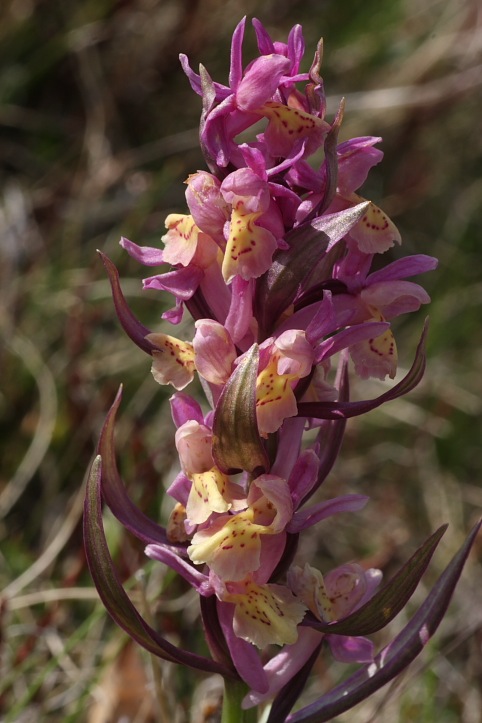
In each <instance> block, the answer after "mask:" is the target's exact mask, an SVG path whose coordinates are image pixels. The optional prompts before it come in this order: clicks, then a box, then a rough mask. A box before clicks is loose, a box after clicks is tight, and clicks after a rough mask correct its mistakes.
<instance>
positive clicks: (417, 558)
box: [308, 525, 447, 635]
mask: <svg viewBox="0 0 482 723" xmlns="http://www.w3.org/2000/svg"><path fill="white" fill-rule="evenodd" d="M446 529H447V525H442V527H439V529H438V530H437V531H436V532H434V533H433V535H431V536H430V537H429V538H428V539H427V540H425V542H424V543H423V545H421V547H419V548H418V550H417V551H416V552H415V554H414V555H412V557H411V558H410V559H409V560H408V562H406V563H405V565H403V567H402V568H401V569H400V570H399V571H398V572H397V574H396V575H394V576H393V577H392V579H391V580H390V581H389V582H388V583H387V584H386V585H384V586H383V587H382V588H381V589H380V590H379V591H378V592H377V593H375V595H374V596H373V597H372V598H371V599H370V600H369V601H368V602H367V603H365V605H363V606H362V607H361V608H359V609H358V610H356V611H355V612H354V613H352V614H351V615H348V616H347V617H346V618H344V619H343V620H340V621H339V622H336V623H322V622H320V621H318V620H316V621H315V622H313V623H312V622H310V623H308V624H309V626H310V627H313V628H315V629H316V630H319V631H320V632H324V633H335V634H338V635H370V634H371V633H376V632H377V630H381V628H383V627H385V625H387V624H388V623H389V622H390V621H391V620H393V618H394V617H395V616H396V615H398V613H399V612H400V610H402V609H403V608H404V607H405V605H406V603H407V602H408V601H409V599H410V598H411V597H412V595H413V593H414V591H415V588H416V587H417V585H418V583H419V581H420V578H421V577H422V575H423V573H424V572H425V570H426V569H427V565H428V563H429V562H430V560H431V558H432V555H433V553H434V552H435V549H436V547H437V545H438V543H439V542H440V540H441V538H442V535H443V534H444V532H445V530H446Z"/></svg>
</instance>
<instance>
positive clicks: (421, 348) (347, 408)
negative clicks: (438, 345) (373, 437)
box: [298, 321, 428, 419]
mask: <svg viewBox="0 0 482 723" xmlns="http://www.w3.org/2000/svg"><path fill="white" fill-rule="evenodd" d="M427 332H428V321H426V322H425V325H424V328H423V331H422V335H421V337H420V341H419V343H418V346H417V351H416V353H415V359H414V361H413V364H412V366H411V368H410V370H409V372H408V373H407V374H406V375H405V376H404V378H403V379H402V381H401V382H398V384H396V385H395V386H394V387H392V388H391V389H389V390H388V391H387V392H384V393H383V394H381V395H380V396H379V397H376V398H375V399H364V400H363V401H360V402H341V401H339V402H300V403H299V404H298V417H308V418H309V417H311V418H314V419H349V418H350V417H357V416H359V415H360V414H366V413H367V412H370V411H371V410H372V409H376V408H377V407H380V406H381V405H382V404H384V403H385V402H391V401H392V400H393V399H397V398H398V397H401V396H403V395H404V394H408V392H411V391H412V389H414V388H415V387H416V386H417V384H419V383H420V381H421V379H422V377H423V373H424V371H425V363H426V350H425V343H426V339H427Z"/></svg>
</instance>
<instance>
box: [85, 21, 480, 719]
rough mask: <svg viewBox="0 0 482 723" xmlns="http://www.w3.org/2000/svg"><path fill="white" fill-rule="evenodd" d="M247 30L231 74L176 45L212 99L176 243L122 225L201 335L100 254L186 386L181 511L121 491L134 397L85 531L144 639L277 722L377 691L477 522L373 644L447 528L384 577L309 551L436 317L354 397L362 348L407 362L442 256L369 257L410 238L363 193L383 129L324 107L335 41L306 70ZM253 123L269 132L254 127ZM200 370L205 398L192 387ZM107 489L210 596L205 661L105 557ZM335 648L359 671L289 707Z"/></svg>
mask: <svg viewBox="0 0 482 723" xmlns="http://www.w3.org/2000/svg"><path fill="white" fill-rule="evenodd" d="M253 25H254V29H255V33H256V37H257V43H258V50H259V56H258V57H256V58H254V59H253V60H252V61H251V62H250V63H248V65H246V66H243V62H242V42H243V37H244V30H245V20H244V19H243V20H242V21H241V22H240V23H239V25H238V26H237V27H236V29H235V31H234V34H233V40H232V47H231V65H230V72H229V85H223V84H220V83H216V82H214V81H213V80H212V79H211V78H210V76H209V75H208V73H207V71H206V70H205V69H204V68H201V70H200V73H199V75H198V74H197V73H195V72H194V71H193V70H192V69H191V67H190V65H189V62H188V60H187V58H186V57H184V56H181V62H182V65H183V68H184V70H185V72H186V74H187V76H188V79H189V81H190V83H191V86H192V87H193V89H194V90H195V92H196V93H198V94H199V95H200V96H201V97H202V103H203V110H202V117H201V125H200V139H201V146H202V149H203V152H204V155H205V159H206V163H207V166H208V169H209V170H199V171H196V172H195V173H193V174H192V175H190V176H189V177H188V179H187V190H186V202H187V209H186V211H188V213H186V214H182V213H176V214H170V215H169V216H168V217H167V219H166V229H167V230H166V233H165V234H164V236H162V242H163V248H162V249H157V248H152V247H143V246H139V245H137V244H135V243H133V242H131V241H129V240H127V239H122V240H121V245H122V246H123V248H124V249H125V250H126V251H127V252H128V253H129V254H130V255H131V256H133V257H134V258H135V259H136V260H137V261H139V263H141V264H143V265H146V266H150V267H160V268H159V269H157V271H158V273H156V274H155V275H153V276H150V277H148V278H146V279H145V280H144V287H145V288H150V289H156V290H159V291H164V292H168V293H170V294H172V296H173V297H174V307H173V308H172V309H170V310H169V311H168V312H165V313H164V314H163V319H164V320H165V321H167V322H170V323H171V324H174V325H175V324H178V323H179V322H180V321H181V318H182V316H183V311H184V307H186V308H187V310H188V311H189V312H190V314H191V316H192V318H193V321H194V330H193V332H189V331H185V332H183V333H179V335H180V336H188V337H189V338H178V336H177V335H171V334H169V333H166V331H167V330H166V329H164V328H163V329H161V330H151V329H148V328H147V327H145V326H144V325H143V324H142V322H140V321H139V320H138V319H137V318H136V316H135V315H134V314H133V312H132V311H131V309H130V308H129V306H128V304H127V302H126V300H125V298H124V296H123V293H122V288H121V284H120V280H119V276H118V273H117V270H116V268H115V266H114V265H113V264H112V262H111V261H110V260H109V259H108V258H107V257H105V256H104V255H103V254H102V260H103V262H104V265H105V267H106V270H107V273H108V275H109V279H110V283H111V286H112V293H113V299H114V304H115V307H116V311H117V315H118V317H119V320H120V322H121V325H122V327H123V328H124V330H125V331H126V333H127V334H128V335H129V337H130V338H131V339H132V340H133V341H134V342H135V343H136V344H137V345H138V346H139V347H140V348H141V349H142V350H143V351H144V352H146V353H147V354H148V355H149V356H150V357H151V363H152V374H153V377H154V379H155V380H156V382H158V383H159V384H161V385H169V386H171V387H173V388H174V390H176V391H175V392H174V394H173V396H172V397H171V400H170V402H171V412H172V418H173V421H174V424H175V427H176V432H175V434H174V439H173V444H174V445H175V447H176V450H177V453H178V456H179V467H178V473H177V475H176V476H175V479H174V480H173V481H172V483H171V485H170V487H169V489H168V492H167V494H168V496H169V497H170V498H171V499H172V505H171V512H170V515H169V518H168V519H167V521H166V523H165V525H159V524H157V523H156V522H155V521H153V520H150V519H149V518H147V517H146V516H145V515H144V514H143V513H142V512H141V511H140V510H139V509H138V508H137V507H136V506H135V505H134V504H133V503H132V502H131V500H130V499H129V497H128V496H127V493H126V490H125V487H124V485H123V483H122V480H121V478H120V476H119V473H118V471H117V466H116V461H115V450H114V423H115V416H116V414H117V411H118V408H119V405H120V393H119V395H118V396H117V398H116V400H115V402H114V404H113V406H112V409H111V410H110V412H109V414H108V416H107V419H106V421H105V424H104V427H103V430H102V433H101V437H100V442H99V448H98V456H97V457H96V460H95V462H94V464H93V466H92V470H91V475H90V478H89V484H88V489H87V496H86V505H85V518H84V519H85V541H86V551H87V558H88V561H89V565H90V568H91V572H92V576H93V578H94V582H95V584H96V586H97V588H98V590H99V594H100V596H101V598H102V600H103V601H104V604H105V605H106V607H107V609H108V610H109V612H110V614H111V615H112V617H113V618H114V620H116V622H117V623H118V624H119V625H120V626H121V627H123V628H124V629H125V630H126V631H127V632H128V633H129V635H131V636H132V638H133V639H134V640H136V641H137V642H138V643H139V644H140V645H142V646H143V647H144V648H146V649H147V650H149V651H150V652H151V653H153V654H155V655H157V656H159V657H161V658H163V659H165V660H168V661H170V662H176V663H179V664H181V665H184V666H189V667H192V668H196V669H199V670H205V671H208V672H215V673H219V674H220V675H222V676H223V678H224V680H225V686H226V696H225V701H224V708H223V716H224V717H223V722H224V721H228V720H229V721H243V720H245V718H244V712H243V711H244V710H245V709H248V708H252V707H254V706H257V705H258V704H261V703H265V702H267V701H270V702H271V703H270V704H271V706H272V707H271V710H270V713H269V715H268V718H267V721H268V723H282V722H283V721H286V723H301V722H302V721H306V722H307V723H308V721H315V720H316V721H320V722H321V721H326V720H330V719H332V718H333V717H334V716H336V715H338V714H340V713H342V712H344V711H345V710H348V709H349V708H350V707H352V706H353V705H355V704H356V703H357V702H359V701H360V700H363V699H364V698H365V697H367V696H368V695H370V693H372V692H373V691H374V690H376V689H377V688H379V687H380V686H382V685H384V684H385V683H386V682H388V681H389V680H391V679H392V678H393V677H394V676H395V675H396V674H397V673H399V672H400V671H401V670H403V669H404V668H405V667H406V666H407V665H408V664H409V663H410V662H411V660H413V658H414V657H415V656H416V655H417V654H418V653H419V652H420V651H421V650H422V648H423V646H424V645H425V644H426V642H427V640H428V639H429V637H430V636H431V635H432V634H433V633H434V632H435V630H436V628H437V626H438V624H439V622H440V620H441V619H442V617H443V614H444V612H445V610H446V608H447V606H448V603H449V600H450V597H451V594H452V592H453V590H454V587H455V585H456V582H457V580H458V577H459V575H460V573H461V571H462V567H463V565H464V562H465V559H466V557H467V555H468V553H469V550H470V547H471V545H472V543H473V541H474V539H475V535H476V533H477V530H478V526H477V527H476V528H474V530H473V532H472V533H471V535H470V536H469V537H468V539H467V541H466V543H465V544H464V545H463V547H462V548H461V550H460V552H459V553H458V554H457V555H456V556H455V558H454V560H453V561H452V563H451V564H450V565H449V567H448V568H447V570H446V571H445V572H444V573H443V575H442V576H441V578H440V580H439V581H438V583H437V584H436V586H435V587H434V589H433V590H432V592H431V593H430V594H429V596H428V597H427V599H426V601H425V603H423V604H422V606H421V608H420V609H419V611H418V613H417V614H416V615H415V616H414V618H413V619H412V620H411V621H410V622H409V623H408V625H407V626H406V627H405V628H404V629H403V630H402V632H401V633H400V634H399V635H398V636H397V637H396V638H395V639H394V640H393V641H392V642H391V643H390V644H389V645H388V646H387V647H386V648H384V649H383V650H382V651H380V652H378V653H377V652H376V651H375V649H374V644H373V642H372V641H371V640H370V639H369V638H368V637H367V636H369V635H370V634H372V633H374V632H376V631H378V630H380V629H381V628H382V627H384V626H385V625H386V624H387V623H388V622H389V621H390V620H391V619H393V617H395V615H397V613H398V612H400V610H401V609H402V608H403V607H404V605H405V604H406V602H407V601H408V600H409V598H410V597H411V595H412V593H413V591H414V589H415V587H416V585H417V583H418V581H419V580H420V577H421V576H422V574H423V572H424V570H425V569H426V567H427V565H428V563H429V561H430V558H431V556H432V554H433V552H434V551H435V548H436V546H437V544H438V542H439V540H440V537H441V535H442V534H443V531H444V528H440V529H439V530H438V531H437V532H435V533H434V534H433V535H432V536H431V537H430V538H429V539H428V540H427V541H426V542H425V543H424V544H423V545H422V546H421V547H420V548H419V549H418V550H417V551H416V552H415V553H414V555H413V556H412V558H411V559H410V560H409V561H408V562H407V563H406V564H405V565H404V566H403V567H402V568H401V569H400V571H399V572H398V573H397V574H396V575H395V576H394V577H393V578H392V579H391V580H389V581H388V582H387V583H385V584H384V585H383V586H380V581H381V573H380V571H379V570H375V569H369V570H365V569H363V568H362V566H361V565H360V564H358V563H356V562H341V564H340V565H339V566H337V567H336V568H335V569H334V570H331V571H319V570H317V569H315V568H314V567H312V566H311V565H309V564H308V563H302V564H299V562H300V561H299V560H298V559H296V561H295V555H296V553H297V548H298V540H299V537H300V535H301V534H303V533H304V532H305V531H306V530H308V529H309V528H314V527H315V526H316V525H322V524H323V521H324V520H325V519H327V518H328V517H333V516H337V519H338V520H339V523H340V529H341V525H342V524H343V518H344V515H345V514H346V513H355V512H360V511H361V510H362V509H363V507H364V506H365V505H366V504H367V502H368V498H367V497H366V496H364V495H359V494H347V495H340V496H335V497H334V498H332V499H326V497H325V498H323V497H319V498H317V501H316V502H313V503H311V502H310V501H311V499H312V498H313V495H314V494H315V493H316V492H317V491H319V490H320V487H321V486H322V484H323V482H324V480H325V479H326V477H327V476H328V474H329V473H330V471H331V469H332V467H333V465H334V463H335V461H336V458H337V455H338V453H339V451H340V447H341V442H342V438H343V432H344V426H345V421H346V419H347V418H349V417H351V416H355V415H358V414H363V413H366V412H368V411H370V410H371V409H373V408H375V407H377V406H379V405H381V404H383V403H384V402H386V401H390V400H391V399H395V398H396V397H398V396H401V395H402V394H406V393H408V392H409V391H410V390H411V389H412V388H413V387H415V386H416V384H418V382H419V381H420V379H421V378H422V375H423V371H424V368H425V338H426V333H427V329H426V327H425V329H424V331H423V333H422V337H421V340H420V343H419V345H418V348H417V351H416V353H415V359H414V362H413V364H412V367H411V369H410V370H409V372H408V373H407V374H406V376H405V377H404V378H403V379H402V380H401V381H399V382H398V383H397V384H396V385H394V386H393V387H392V388H391V389H389V390H388V391H386V392H385V393H384V394H382V395H381V396H380V397H378V398H376V399H369V400H358V401H356V400H350V398H349V385H348V378H349V369H350V359H351V360H352V362H353V363H354V371H355V373H356V374H358V376H360V377H361V378H362V379H363V378H366V377H369V376H375V377H379V378H381V379H384V378H385V377H386V376H387V375H388V376H389V377H391V378H393V377H394V376H395V374H396V370H397V348H396V342H395V338H394V335H393V332H392V329H391V325H390V321H391V320H392V319H393V318H396V317H398V316H399V315H401V314H405V313H409V312H414V311H417V310H418V309H419V307H420V306H421V305H422V304H426V303H428V302H429V297H428V295H427V293H426V292H425V290H424V289H423V287H422V286H420V285H419V284H417V283H415V282H412V281H407V278H408V277H412V276H418V275H419V274H421V273H425V272H426V271H431V270H433V269H435V267H436V264H437V262H436V260H435V259H433V258H432V257H429V256H425V255H422V254H418V255H414V256H410V257H406V258H398V259H397V260H395V261H392V262H391V263H389V264H388V265H385V266H383V265H382V264H378V266H379V267H380V268H379V270H377V271H372V272H371V271H370V269H371V266H372V262H373V260H374V258H375V254H383V253H385V252H386V251H387V249H389V248H391V247H392V246H394V244H400V242H401V237H400V234H399V232H398V230H397V228H396V226H395V225H394V223H393V222H392V221H391V219H389V218H388V216H387V215H386V214H385V213H384V212H383V211H382V210H381V209H380V208H379V207H378V206H376V205H375V204H374V203H373V202H372V201H369V200H365V199H364V198H363V197H362V196H360V195H359V194H358V191H359V189H360V187H361V186H362V185H363V183H364V181H365V179H366V177H367V174H368V172H369V171H370V169H371V168H372V167H373V166H374V165H375V164H377V163H379V162H380V160H381V158H382V152H381V151H380V150H379V149H378V148H376V145H377V144H378V143H379V142H380V140H381V139H379V138H376V137H363V138H354V139H351V140H348V141H344V142H343V143H340V144H338V142H337V136H338V131H339V128H340V124H341V122H342V118H343V104H341V105H340V110H339V112H338V113H337V115H336V116H335V118H334V119H333V120H332V121H331V123H330V122H328V121H327V120H326V119H325V97H324V90H323V82H322V79H321V77H320V74H319V72H320V58H321V51H320V49H318V50H317V51H316V53H315V56H314V60H313V62H312V64H311V67H310V68H309V69H308V70H307V71H306V72H303V71H302V70H301V64H302V59H303V53H304V41H303V36H302V32H301V28H300V26H295V27H294V28H293V29H292V31H291V32H290V34H289V37H288V41H287V43H282V42H278V41H273V40H272V39H271V37H270V36H269V34H268V33H267V31H266V29H265V28H264V27H263V26H262V24H261V23H260V22H259V21H258V20H254V21H253ZM300 84H304V85H305V87H304V89H303V88H300V87H299V86H300ZM260 119H265V125H264V130H263V131H262V132H259V126H258V128H257V129H256V130H257V131H258V132H257V135H255V133H256V130H254V129H253V130H252V135H251V137H249V129H251V128H252V127H253V126H256V125H257V124H258V122H259V120H260ZM241 131H244V132H245V133H244V134H243V137H244V142H243V143H240V142H239V140H238V136H239V134H240V132H241ZM246 139H248V140H246ZM315 152H319V153H320V155H321V157H322V159H323V160H322V162H321V164H319V167H318V168H316V167H313V166H312V165H311V162H312V159H311V160H310V162H308V159H309V158H310V157H311V156H312V155H313V154H314V153H315ZM166 265H168V268H166ZM195 378H197V379H198V380H199V381H200V383H201V385H202V389H203V391H204V393H205V397H206V404H207V405H208V408H207V410H206V408H204V409H203V408H202V407H201V405H200V403H199V402H198V401H197V400H196V399H195V398H194V397H192V396H190V395H189V394H188V393H186V392H184V391H183V390H185V389H186V388H187V387H188V386H189V385H190V384H191V382H192V381H193V380H194V379H195ZM307 429H310V430H311V432H310V433H311V438H310V442H309V443H308V442H307V440H306V438H305V435H304V433H305V431H306V430H307ZM101 497H102V499H103V500H104V501H105V503H106V504H107V505H108V506H109V507H110V509H111V510H112V512H113V514H114V515H115V516H116V517H117V519H118V520H119V521H120V522H121V524H123V525H124V526H125V527H126V528H127V529H128V530H129V531H130V532H132V533H133V534H134V535H136V536H137V537H138V538H139V539H140V540H142V541H143V543H144V544H145V545H146V548H145V551H146V555H147V556H148V557H150V558H151V559H153V560H156V561H157V562H159V563H160V564H163V565H167V566H168V567H170V568H171V569H172V570H173V571H175V572H176V573H177V574H179V575H180V576H181V577H182V578H183V579H184V580H186V581H187V583H188V584H189V585H191V586H192V588H193V589H194V590H195V591H196V592H197V594H198V596H199V603H200V610H201V616H202V620H203V625H204V631H205V636H206V643H207V646H208V649H209V654H210V655H209V657H208V656H204V655H197V654H194V653H192V652H190V651H187V650H183V649H179V648H177V647H175V646H174V645H172V644H171V643H170V642H168V641H167V640H166V639H165V638H164V637H163V635H162V634H161V633H159V632H157V631H156V630H154V629H153V628H152V627H151V626H150V625H149V624H148V623H147V622H146V621H145V620H144V619H143V618H142V616H141V615H140V613H139V612H138V611H137V610H136V609H135V607H134V606H133V605H132V603H131V601H130V600H129V598H128V597H127V595H126V593H125V591H124V590H123V588H122V586H121V584H120V582H119V580H118V578H117V575H116V572H115V569H114V567H113V564H112V560H111V558H110V555H109V551H108V547H107V543H106V540H105V536H104V533H103V527H102V513H101ZM338 516H340V517H338ZM340 534H342V532H340ZM275 646H276V647H275ZM325 648H327V650H326V651H325ZM320 654H326V655H327V656H331V657H332V658H334V659H336V660H337V661H340V662H342V663H350V664H353V663H358V664H360V665H361V667H360V668H359V669H358V670H357V671H356V672H355V673H353V674H351V675H350V676H349V677H348V678H347V679H346V680H345V682H344V683H342V684H340V685H338V686H337V687H336V688H334V689H333V690H332V691H329V692H327V693H325V694H324V695H322V696H321V697H320V698H319V699H318V700H316V701H315V702H314V703H312V704H311V705H309V706H306V707H304V708H301V709H300V710H298V711H297V712H296V713H294V714H291V709H292V707H293V706H294V704H295V703H296V700H297V698H298V696H299V695H300V693H301V691H302V689H303V686H304V684H305V682H306V680H307V678H308V675H309V674H310V671H311V670H312V667H313V665H314V663H315V661H316V658H317V657H318V655H320ZM235 691H236V694H235ZM251 719H252V718H251Z"/></svg>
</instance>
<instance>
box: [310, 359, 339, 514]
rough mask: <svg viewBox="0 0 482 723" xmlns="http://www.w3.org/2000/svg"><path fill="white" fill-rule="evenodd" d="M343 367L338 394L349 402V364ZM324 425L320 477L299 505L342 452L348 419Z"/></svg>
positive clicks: (334, 420) (321, 430)
mask: <svg viewBox="0 0 482 723" xmlns="http://www.w3.org/2000/svg"><path fill="white" fill-rule="evenodd" d="M342 364H343V368H342V371H341V383H340V390H339V394H338V401H340V402H347V401H348V399H349V398H350V389H349V380H348V364H347V363H346V362H342ZM322 424H323V425H325V426H322V427H320V431H319V433H318V435H317V441H318V443H319V444H320V455H319V457H320V466H319V468H318V479H317V481H316V484H314V485H313V487H312V488H311V490H310V491H309V493H308V494H307V495H306V496H305V498H304V499H303V500H302V502H301V504H300V505H299V506H300V507H302V506H303V505H304V504H305V503H306V502H307V501H308V500H309V499H310V497H312V496H313V495H314V493H315V492H316V490H317V489H318V488H319V487H320V485H321V484H323V482H324V481H325V479H326V478H327V477H328V475H329V474H330V472H331V470H332V468H333V465H334V464H335V462H336V460H337V458H338V454H339V453H340V449H341V445H342V442H343V437H344V434H345V427H346V419H331V420H329V421H326V422H322Z"/></svg>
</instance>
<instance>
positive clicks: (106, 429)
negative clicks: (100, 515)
mask: <svg viewBox="0 0 482 723" xmlns="http://www.w3.org/2000/svg"><path fill="white" fill-rule="evenodd" d="M121 397H122V387H120V388H119V391H118V392H117V395H116V398H115V400H114V403H113V405H112V407H111V408H110V410H109V413H108V414H107V417H106V420H105V422H104V426H103V427H102V432H101V435H100V440H99V445H98V450H97V451H98V453H99V454H100V456H101V457H102V486H101V490H102V496H103V498H104V500H105V503H106V504H107V506H108V507H109V508H110V510H111V511H112V513H113V514H114V515H115V517H117V519H118V520H119V522H120V523H121V524H122V525H124V527H125V528H126V529H128V530H129V532H132V534H133V535H135V536H136V537H137V538H139V539H140V540H142V541H143V542H145V543H147V544H150V543H153V542H161V543H163V544H170V543H169V541H168V539H167V537H166V530H165V529H164V527H161V525H158V524H156V523H155V522H154V521H153V520H151V519H149V517H146V515H144V513H143V512H141V511H140V510H139V509H138V508H137V507H136V506H135V504H134V503H133V502H132V500H131V499H130V498H129V497H128V495H127V492H126V488H125V486H124V483H123V482H122V480H121V478H120V476H119V472H118V470H117V464H116V458H115V446H114V427H115V418H116V414H117V410H118V409H119V405H120V402H121Z"/></svg>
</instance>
